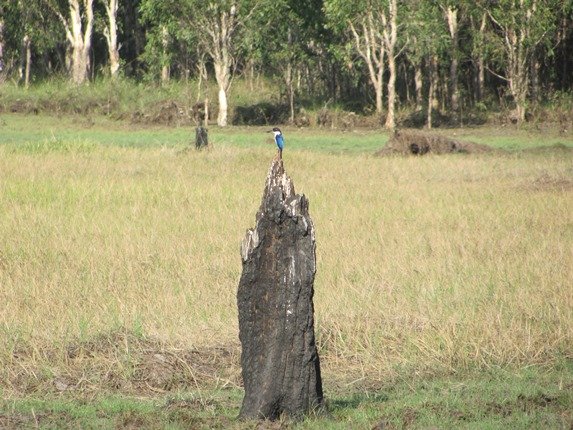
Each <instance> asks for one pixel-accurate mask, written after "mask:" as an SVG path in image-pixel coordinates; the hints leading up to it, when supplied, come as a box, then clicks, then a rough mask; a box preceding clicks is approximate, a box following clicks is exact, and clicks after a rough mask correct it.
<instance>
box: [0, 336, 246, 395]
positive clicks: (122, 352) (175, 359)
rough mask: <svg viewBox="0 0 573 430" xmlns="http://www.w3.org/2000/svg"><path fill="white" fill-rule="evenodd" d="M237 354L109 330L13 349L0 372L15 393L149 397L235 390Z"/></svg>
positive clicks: (234, 350)
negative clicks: (62, 342)
mask: <svg viewBox="0 0 573 430" xmlns="http://www.w3.org/2000/svg"><path fill="white" fill-rule="evenodd" d="M239 355H240V349H239V345H238V344H237V345H225V346H210V347H204V348H201V349H181V348H176V347H174V346H172V345H166V344H164V343H162V342H160V341H158V340H155V339H148V338H141V337H138V336H136V335H134V334H131V333H125V332H115V333H112V334H108V335H102V336H99V337H97V338H95V339H93V340H91V341H87V342H79V343H74V344H70V345H68V346H67V347H65V348H63V349H56V348H55V347H49V346H48V347H45V348H42V349H38V348H26V347H24V348H19V349H17V350H15V351H14V353H13V356H12V359H11V360H10V362H9V363H8V366H7V367H6V368H5V369H4V372H3V373H4V374H6V376H7V378H6V379H7V381H6V382H7V385H8V387H7V388H8V389H10V391H12V392H14V393H15V394H20V395H25V394H33V393H63V392H72V393H78V394H79V393H94V392H101V391H103V392H116V393H118V392H119V393H123V394H134V393H137V394H138V395H142V394H143V395H154V394H162V393H165V392H167V391H172V390H189V389H192V390H197V389H203V388H209V389H213V388H225V387H238V386H240V385H241V379H240V362H239Z"/></svg>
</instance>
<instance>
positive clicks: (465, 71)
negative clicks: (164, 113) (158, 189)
mask: <svg viewBox="0 0 573 430" xmlns="http://www.w3.org/2000/svg"><path fill="white" fill-rule="evenodd" d="M26 52H28V54H26ZM0 62H1V64H2V65H3V66H2V67H1V69H2V70H0V82H5V84H6V82H7V81H9V80H12V81H14V82H22V81H23V80H24V75H25V74H24V69H26V70H29V71H30V73H31V79H32V82H41V81H42V80H44V79H49V78H51V77H53V76H68V77H69V79H70V81H71V82H73V83H75V84H82V83H83V82H89V80H91V79H96V78H98V77H100V76H115V77H119V78H121V79H133V80H137V81H141V80H143V81H148V82H149V81H156V82H165V81H167V80H169V79H189V78H193V77H196V78H198V79H204V78H205V77H212V78H215V80H216V82H217V85H218V89H219V97H218V102H217V103H216V105H217V106H218V108H219V117H218V122H219V124H220V125H226V124H227V119H226V113H224V112H223V111H224V109H225V106H226V104H227V92H228V90H229V88H230V86H231V84H232V82H233V79H234V78H235V77H237V76H243V77H248V76H253V75H255V74H257V75H262V76H265V77H266V78H268V79H272V80H274V81H275V82H276V86H277V95H280V96H281V97H283V100H284V103H285V104H286V105H288V106H289V118H290V121H294V120H295V117H296V115H297V114H298V109H299V107H300V106H301V105H302V104H305V103H310V104H313V105H315V106H317V105H318V106H320V105H321V104H328V103H338V104H340V105H343V106H347V107H348V108H349V109H352V110H354V111H359V112H362V113H375V114H377V115H379V116H381V118H383V120H382V123H384V124H385V125H386V127H388V128H392V127H393V126H394V119H393V116H394V111H395V109H399V108H401V107H409V108H411V109H412V110H415V111H419V112H423V113H424V114H423V118H424V121H425V122H426V123H428V124H429V125H430V124H431V123H432V114H434V115H435V114H436V113H439V114H440V115H441V116H448V117H449V118H451V120H452V121H454V122H456V121H459V112H461V111H469V110H472V109H474V108H476V106H477V107H484V106H485V107H486V108H487V107H490V106H494V105H495V106H500V105H503V106H504V107H507V109H509V110H512V112H514V116H515V119H516V121H523V120H525V119H526V116H527V112H528V110H530V109H531V108H532V107H534V106H536V105H537V104H539V103H543V102H545V101H547V100H549V99H551V98H552V97H554V95H555V94H558V93H559V94H561V93H564V94H569V95H571V91H572V86H573V0H565V1H564V0H495V1H494V0H477V1H469V0H462V1H455V2H454V1H450V0H401V1H397V0H359V1H353V2H348V1H341V0H311V1H302V0H224V1H213V0H208V1H197V0H181V1H175V0H117V1H115V0H25V1H24V0H2V2H1V3H0ZM26 80H27V78H26Z"/></svg>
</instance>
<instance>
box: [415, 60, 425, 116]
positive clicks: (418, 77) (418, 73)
mask: <svg viewBox="0 0 573 430" xmlns="http://www.w3.org/2000/svg"><path fill="white" fill-rule="evenodd" d="M423 82H424V80H423V74H422V64H421V63H420V62H416V63H414V85H415V87H416V110H417V111H421V110H422V109H423V107H424V96H423V94H422V88H423Z"/></svg>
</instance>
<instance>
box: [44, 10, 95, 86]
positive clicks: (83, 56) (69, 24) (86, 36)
mask: <svg viewBox="0 0 573 430" xmlns="http://www.w3.org/2000/svg"><path fill="white" fill-rule="evenodd" d="M44 2H45V4H46V5H47V6H48V7H49V8H50V10H51V11H52V12H53V13H54V14H55V15H56V17H57V18H58V19H59V20H60V23H61V24H62V26H63V28H64V31H65V34H66V39H67V41H68V43H69V45H70V48H71V58H70V63H71V64H70V77H71V80H72V82H74V83H75V84H82V83H84V82H85V81H86V80H87V79H88V74H89V70H90V50H91V46H92V37H93V29H94V0H66V1H65V2H64V1H63V0H62V1H60V0H44Z"/></svg>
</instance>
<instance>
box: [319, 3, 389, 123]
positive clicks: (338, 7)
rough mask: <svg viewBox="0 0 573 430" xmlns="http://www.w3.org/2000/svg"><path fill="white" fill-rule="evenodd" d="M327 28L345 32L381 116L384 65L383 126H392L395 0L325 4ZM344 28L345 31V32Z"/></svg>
mask: <svg viewBox="0 0 573 430" xmlns="http://www.w3.org/2000/svg"><path fill="white" fill-rule="evenodd" d="M325 10H326V13H327V16H329V18H330V21H331V25H333V26H334V27H336V28H338V29H339V31H349V32H350V34H351V38H352V40H353V43H354V49H355V50H356V52H357V53H358V55H359V56H360V57H361V58H362V60H363V61H364V62H365V64H366V66H367V68H368V76H369V78H370V82H371V84H372V87H373V88H374V93H375V100H376V112H377V113H382V109H383V105H382V99H383V85H384V71H385V65H386V63H387V64H388V70H389V78H388V105H387V107H388V113H387V115H386V122H385V127H386V128H388V129H393V128H394V127H395V118H394V110H395V105H396V71H397V67H396V57H397V54H396V47H397V41H398V4H397V0H384V1H383V2H381V1H377V0H363V1H362V2H360V4H356V2H347V1H343V0H329V1H326V2H325ZM347 29H348V30H347Z"/></svg>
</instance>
